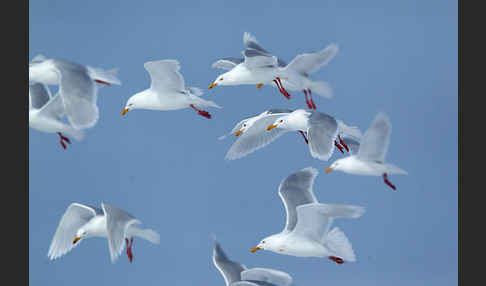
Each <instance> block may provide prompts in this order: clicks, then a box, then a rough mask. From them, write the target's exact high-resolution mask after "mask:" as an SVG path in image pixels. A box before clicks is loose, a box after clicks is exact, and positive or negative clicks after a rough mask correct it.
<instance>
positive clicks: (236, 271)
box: [213, 240, 247, 286]
mask: <svg viewBox="0 0 486 286" xmlns="http://www.w3.org/2000/svg"><path fill="white" fill-rule="evenodd" d="M213 263H214V266H216V268H217V269H218V270H219V272H220V273H221V275H222V276H223V278H224V282H225V283H226V286H228V285H230V284H231V283H233V282H235V281H240V280H241V272H242V271H243V270H246V269H247V268H246V266H245V265H243V264H240V263H237V262H234V261H232V260H230V259H229V258H228V256H226V254H225V253H224V251H223V249H222V248H221V245H220V244H219V243H218V242H217V241H216V240H215V241H214V249H213Z"/></svg>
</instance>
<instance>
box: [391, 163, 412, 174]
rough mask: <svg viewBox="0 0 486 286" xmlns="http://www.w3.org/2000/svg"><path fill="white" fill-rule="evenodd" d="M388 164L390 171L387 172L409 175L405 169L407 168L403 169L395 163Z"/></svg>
mask: <svg viewBox="0 0 486 286" xmlns="http://www.w3.org/2000/svg"><path fill="white" fill-rule="evenodd" d="M386 166H387V168H388V169H389V170H390V171H388V172H387V173H389V174H399V175H408V172H407V171H405V170H403V169H401V168H399V167H397V166H395V165H393V164H389V163H387V164H386Z"/></svg>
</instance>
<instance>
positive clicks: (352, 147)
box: [341, 137, 359, 155]
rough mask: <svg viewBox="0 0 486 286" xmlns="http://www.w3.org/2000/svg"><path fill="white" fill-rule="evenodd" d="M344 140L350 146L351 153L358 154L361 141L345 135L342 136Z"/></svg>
mask: <svg viewBox="0 0 486 286" xmlns="http://www.w3.org/2000/svg"><path fill="white" fill-rule="evenodd" d="M341 139H342V140H343V143H344V144H346V146H348V148H349V152H350V153H351V155H356V154H358V151H359V141H358V140H355V139H353V138H351V137H343V138H341Z"/></svg>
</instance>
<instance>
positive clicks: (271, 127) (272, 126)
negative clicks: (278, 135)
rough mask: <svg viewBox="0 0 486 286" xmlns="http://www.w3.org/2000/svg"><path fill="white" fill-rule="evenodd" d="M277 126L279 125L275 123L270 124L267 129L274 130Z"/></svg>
mask: <svg viewBox="0 0 486 286" xmlns="http://www.w3.org/2000/svg"><path fill="white" fill-rule="evenodd" d="M275 127H277V125H275V124H272V125H268V127H267V131H270V130H272V129H273V128H275Z"/></svg>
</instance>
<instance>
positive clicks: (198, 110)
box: [189, 104, 211, 119]
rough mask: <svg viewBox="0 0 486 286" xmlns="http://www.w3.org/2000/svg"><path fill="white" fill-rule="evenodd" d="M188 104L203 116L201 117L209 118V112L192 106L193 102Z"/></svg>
mask: <svg viewBox="0 0 486 286" xmlns="http://www.w3.org/2000/svg"><path fill="white" fill-rule="evenodd" d="M189 106H191V107H192V109H194V110H195V111H197V114H199V115H201V116H203V117H206V118H207V119H210V118H211V114H209V112H207V111H205V110H201V109H198V108H197V107H196V106H194V104H190V105H189Z"/></svg>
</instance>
